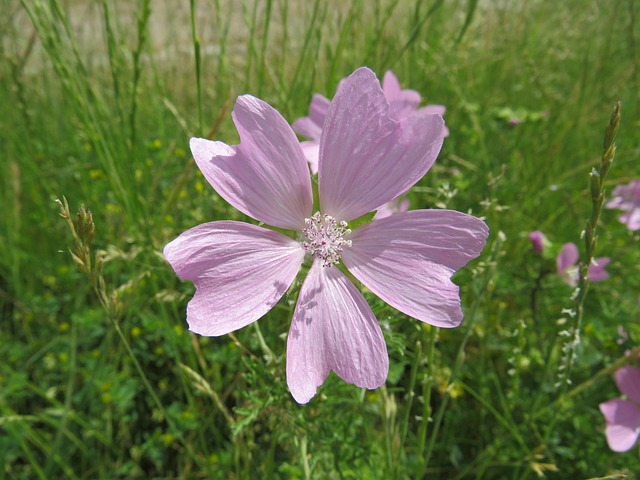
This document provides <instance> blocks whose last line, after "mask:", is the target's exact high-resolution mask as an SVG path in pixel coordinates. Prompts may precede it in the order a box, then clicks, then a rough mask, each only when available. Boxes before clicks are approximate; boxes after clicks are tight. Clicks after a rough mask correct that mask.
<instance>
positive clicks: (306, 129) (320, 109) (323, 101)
mask: <svg viewBox="0 0 640 480" xmlns="http://www.w3.org/2000/svg"><path fill="white" fill-rule="evenodd" d="M330 103H331V101H330V100H329V99H328V98H326V97H324V96H322V95H320V94H319V93H316V94H315V95H314V96H313V98H312V99H311V104H310V105H309V116H308V117H302V118H298V119H297V120H295V121H294V122H293V124H292V125H291V126H292V127H293V129H294V130H295V131H296V132H298V133H299V134H300V135H302V136H303V137H307V138H311V139H312V140H316V141H319V140H320V135H321V134H322V125H323V124H324V119H325V118H326V116H327V111H328V110H329V104H330Z"/></svg>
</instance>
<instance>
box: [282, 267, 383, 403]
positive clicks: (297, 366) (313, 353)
mask: <svg viewBox="0 0 640 480" xmlns="http://www.w3.org/2000/svg"><path fill="white" fill-rule="evenodd" d="M331 370H333V371H334V372H336V374H337V375H338V376H339V377H340V378H342V379H343V380H344V381H345V382H347V383H352V384H354V385H357V386H358V387H362V388H368V389H374V388H378V387H379V386H381V385H382V384H383V383H384V382H385V380H386V379H387V374H388V372H389V356H388V354H387V346H386V344H385V342H384V337H383V335H382V331H381V330H380V326H379V325H378V322H377V321H376V317H375V316H374V315H373V312H372V311H371V308H370V307H369V305H368V304H367V302H366V300H365V299H364V297H363V296H362V294H361V293H360V292H359V291H358V289H357V288H356V287H355V286H354V285H353V283H351V281H350V280H349V279H348V278H347V277H346V276H345V275H344V274H343V273H342V272H341V271H340V270H338V268H336V267H333V266H332V267H323V266H322V264H321V262H319V261H315V262H314V263H313V266H312V267H311V270H310V271H309V274H308V275H307V278H306V280H305V281H304V284H303V286H302V289H301V290H300V296H299V297H298V303H297V305H296V310H295V312H294V314H293V321H292V323H291V330H290V331H289V338H288V339H287V384H288V385H289V390H291V394H292V395H293V398H294V399H295V400H296V401H297V402H298V403H307V402H308V401H309V400H311V398H312V397H313V396H314V395H315V394H316V390H317V388H318V387H319V386H320V385H322V383H323V382H324V381H325V379H326V378H327V376H328V375H329V371H331Z"/></svg>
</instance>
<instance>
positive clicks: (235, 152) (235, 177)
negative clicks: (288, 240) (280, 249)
mask: <svg viewBox="0 0 640 480" xmlns="http://www.w3.org/2000/svg"><path fill="white" fill-rule="evenodd" d="M232 116H233V121H234V123H235V125H236V128H237V129H238V133H239V134H240V145H237V146H235V147H230V146H228V145H225V144H224V143H221V142H212V141H210V140H205V139H202V138H192V139H191V142H190V146H191V152H192V153H193V158H194V159H195V160H196V162H197V164H198V167H199V168H200V170H201V171H202V173H203V174H204V176H205V178H206V179H207V180H208V181H209V183H210V184H211V185H212V186H213V188H215V189H216V191H217V192H218V193H219V194H220V195H221V196H222V197H223V198H224V199H225V200H226V201H228V202H229V203H230V204H231V205H233V206H234V207H236V208H237V209H238V210H240V211H241V212H243V213H245V214H247V215H249V216H250V217H253V218H255V219H256V220H259V221H261V222H264V223H267V224H269V225H273V226H276V227H281V228H288V229H296V230H297V229H299V228H302V227H303V226H304V219H305V218H306V217H309V216H310V215H311V213H312V212H311V209H312V206H313V194H312V192H311V179H310V177H309V167H308V166H307V161H306V159H305V157H304V154H303V153H302V149H301V148H300V143H299V142H298V139H297V138H296V136H295V134H294V133H293V130H291V127H290V126H289V125H288V124H287V122H286V121H285V119H284V118H282V116H281V115H280V114H279V113H278V112H277V111H276V110H275V109H274V108H273V107H271V106H270V105H268V104H267V103H265V102H263V101H262V100H259V99H257V98H255V97H252V96H251V95H242V96H240V97H238V100H237V101H236V106H235V108H234V109H233V114H232Z"/></svg>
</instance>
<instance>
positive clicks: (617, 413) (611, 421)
mask: <svg viewBox="0 0 640 480" xmlns="http://www.w3.org/2000/svg"><path fill="white" fill-rule="evenodd" d="M615 379H616V384H617V385H618V389H619V390H620V392H622V393H623V394H624V395H626V396H627V400H623V399H620V398H616V399H613V400H609V401H606V402H604V403H601V404H600V411H601V412H602V414H603V415H604V418H605V420H606V422H607V426H606V429H605V434H606V436H607V443H608V444H609V448H611V450H613V451H614V452H626V451H628V450H631V448H632V447H633V446H634V445H635V443H636V442H637V441H638V436H640V368H638V367H622V368H621V369H619V370H618V371H617V372H616V374H615Z"/></svg>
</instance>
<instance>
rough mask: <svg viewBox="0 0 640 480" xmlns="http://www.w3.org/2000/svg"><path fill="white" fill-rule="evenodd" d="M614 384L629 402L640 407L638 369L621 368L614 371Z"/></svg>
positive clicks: (639, 373) (639, 368)
mask: <svg viewBox="0 0 640 480" xmlns="http://www.w3.org/2000/svg"><path fill="white" fill-rule="evenodd" d="M616 384H617V385H618V388H619V389H620V391H621V392H622V393H624V394H625V395H626V396H627V398H628V399H629V400H631V401H634V402H636V403H637V404H638V405H640V367H622V368H620V369H618V371H616Z"/></svg>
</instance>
